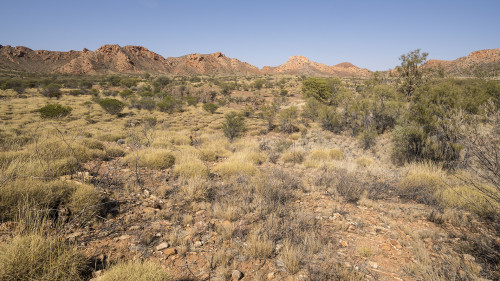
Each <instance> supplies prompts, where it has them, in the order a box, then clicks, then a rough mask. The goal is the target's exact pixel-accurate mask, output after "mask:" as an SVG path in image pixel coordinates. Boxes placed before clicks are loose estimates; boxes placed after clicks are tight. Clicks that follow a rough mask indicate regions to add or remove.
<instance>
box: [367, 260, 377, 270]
mask: <svg viewBox="0 0 500 281" xmlns="http://www.w3.org/2000/svg"><path fill="white" fill-rule="evenodd" d="M368 266H369V267H371V268H374V269H377V268H378V263H376V262H374V261H369V262H368Z"/></svg>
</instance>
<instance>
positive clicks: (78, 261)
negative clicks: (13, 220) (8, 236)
mask: <svg viewBox="0 0 500 281" xmlns="http://www.w3.org/2000/svg"><path fill="white" fill-rule="evenodd" d="M0 264H1V265H2V266H0V280H5V281H10V280H12V281H15V280H40V281H54V280H61V281H66V280H75V281H78V280H86V279H87V278H85V276H84V274H85V272H86V271H87V269H88V268H87V265H86V259H85V257H84V256H83V254H82V253H80V251H78V250H77V249H76V248H75V247H71V246H69V245H66V244H65V243H64V240H62V239H59V238H55V237H43V236H41V235H36V234H30V235H24V236H16V237H14V238H12V240H10V241H8V242H7V243H3V244H2V245H1V246H0Z"/></svg>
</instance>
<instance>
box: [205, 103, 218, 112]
mask: <svg viewBox="0 0 500 281" xmlns="http://www.w3.org/2000/svg"><path fill="white" fill-rule="evenodd" d="M218 108H219V106H217V105H216V104H214V103H211V102H207V103H204V104H203V110H205V111H206V112H208V113H210V114H214V113H215V111H217V109H218Z"/></svg>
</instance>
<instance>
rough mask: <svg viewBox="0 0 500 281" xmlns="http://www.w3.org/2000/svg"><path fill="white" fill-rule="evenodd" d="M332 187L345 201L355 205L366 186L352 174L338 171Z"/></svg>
mask: <svg viewBox="0 0 500 281" xmlns="http://www.w3.org/2000/svg"><path fill="white" fill-rule="evenodd" d="M333 187H334V188H335V190H336V191H337V192H338V194H339V195H341V196H342V197H344V200H345V201H347V202H351V203H356V202H358V200H359V199H360V198H361V195H362V194H363V191H364V190H365V188H366V184H365V183H363V182H362V181H361V180H359V179H358V177H357V175H356V174H354V173H353V172H349V171H346V170H338V171H337V174H336V177H335V182H334V186H333Z"/></svg>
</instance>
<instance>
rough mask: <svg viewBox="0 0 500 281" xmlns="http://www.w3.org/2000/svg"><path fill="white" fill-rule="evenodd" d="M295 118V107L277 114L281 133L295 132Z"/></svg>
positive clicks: (296, 115) (296, 114)
mask: <svg viewBox="0 0 500 281" xmlns="http://www.w3.org/2000/svg"><path fill="white" fill-rule="evenodd" d="M297 117H298V113H297V107H295V106H292V107H289V108H285V109H283V110H281V111H280V113H279V122H280V128H281V131H283V132H285V133H289V134H290V133H293V132H295V131H296V130H297V126H296V124H295V123H296V121H297Z"/></svg>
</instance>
